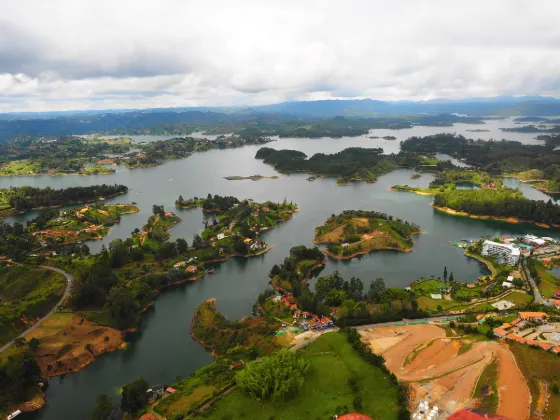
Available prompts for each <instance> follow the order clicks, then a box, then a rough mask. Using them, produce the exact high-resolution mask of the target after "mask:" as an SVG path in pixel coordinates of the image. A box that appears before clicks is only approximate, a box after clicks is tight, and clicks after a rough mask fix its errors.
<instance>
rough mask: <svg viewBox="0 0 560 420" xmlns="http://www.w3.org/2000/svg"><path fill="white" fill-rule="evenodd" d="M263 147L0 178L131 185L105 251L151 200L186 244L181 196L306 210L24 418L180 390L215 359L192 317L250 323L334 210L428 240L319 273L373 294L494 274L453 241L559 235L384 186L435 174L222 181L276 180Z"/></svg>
mask: <svg viewBox="0 0 560 420" xmlns="http://www.w3.org/2000/svg"><path fill="white" fill-rule="evenodd" d="M507 123H508V121H492V122H491V126H492V127H493V131H492V132H491V133H468V132H465V130H467V129H474V128H481V127H484V128H488V127H487V126H488V125H487V126H481V125H477V126H472V125H466V124H461V125H456V126H454V127H452V128H449V127H447V128H440V127H437V128H434V127H414V128H412V129H407V130H396V131H395V130H372V134H370V135H376V136H383V135H389V134H390V135H395V136H397V137H398V139H399V140H403V139H404V138H406V137H408V136H410V135H427V134H434V133H440V132H457V133H459V132H464V133H465V134H466V135H469V134H471V135H470V136H469V137H479V136H480V137H482V136H483V135H484V136H485V137H484V138H486V137H488V138H490V137H489V136H490V134H493V137H494V138H515V139H518V135H521V134H522V133H521V134H520V133H501V132H499V131H496V130H497V129H498V128H500V127H505V126H507ZM510 123H511V121H510ZM407 133H408V134H407ZM506 135H507V136H506ZM511 135H515V136H511ZM522 136H523V138H524V142H527V143H531V137H534V135H527V134H522ZM133 137H134V136H133ZM143 141H146V140H145V139H144V140H143ZM398 145H399V142H398V140H397V141H388V140H383V139H369V138H368V136H361V137H344V138H341V139H330V138H323V139H294V138H287V139H278V140H277V141H275V142H272V143H269V144H268V145H267V146H269V147H273V148H276V149H296V150H301V151H303V152H305V153H307V154H308V155H312V154H313V153H317V152H322V153H335V152H338V151H340V150H343V149H345V148H347V147H351V146H360V147H384V148H385V149H386V152H392V151H395V152H396V151H398ZM259 147H260V146H248V147H244V148H239V149H230V150H212V151H209V152H206V153H197V154H193V155H192V156H191V157H189V158H187V159H182V160H175V161H170V162H167V163H166V164H164V165H161V166H157V167H152V168H145V169H135V170H131V169H126V168H117V172H116V173H114V174H111V175H95V176H88V177H81V176H62V177H19V178H7V177H2V178H0V188H5V187H8V186H10V185H13V186H20V185H32V186H37V187H45V186H50V187H53V188H64V187H69V186H77V185H93V184H100V183H111V184H113V183H118V184H124V185H127V186H128V187H129V192H128V194H126V195H123V196H119V197H115V198H114V199H111V200H108V202H111V203H119V202H131V201H135V202H136V203H137V204H138V206H139V207H140V212H139V213H136V214H132V215H127V216H123V218H122V221H121V223H119V224H117V225H115V226H114V227H113V228H112V229H111V230H110V232H109V235H108V236H107V238H105V239H103V240H101V241H95V242H88V245H89V246H90V248H91V250H92V252H97V251H99V249H100V248H101V246H102V245H103V244H105V245H108V243H109V242H110V241H111V240H112V239H115V238H125V237H127V236H129V234H130V232H131V231H133V230H134V229H135V228H140V227H141V226H142V225H143V224H144V223H145V222H146V220H147V218H148V217H149V215H150V214H151V209H152V205H153V204H163V205H164V206H165V208H166V209H168V210H173V211H175V212H176V213H177V214H178V215H179V216H180V217H181V218H182V219H183V222H182V223H179V224H178V225H176V226H175V227H173V228H172V229H171V231H170V232H171V234H172V237H173V238H177V237H185V238H186V239H187V241H188V243H189V244H190V243H191V242H192V236H193V235H194V234H196V233H200V232H201V231H202V230H203V224H202V222H203V219H204V217H203V214H202V212H201V211H200V210H199V209H191V210H174V202H175V200H176V199H177V197H178V196H179V195H180V194H182V195H183V197H185V198H187V197H193V196H198V197H204V196H206V195H207V194H208V193H209V192H210V193H212V194H220V195H233V196H236V197H239V198H252V199H254V200H257V201H264V200H273V201H281V200H284V199H287V200H289V201H293V202H295V203H297V204H298V205H299V207H300V211H299V213H297V214H296V215H295V217H294V218H293V219H292V220H290V221H287V222H285V223H282V224H280V225H279V226H278V227H277V228H276V229H273V230H270V231H267V232H265V233H264V234H263V238H264V239H265V240H266V242H268V243H270V244H272V245H274V248H273V249H272V250H271V251H270V252H268V253H266V254H264V255H261V256H259V257H254V258H251V259H243V258H234V259H232V260H230V261H228V262H226V263H223V264H221V265H216V266H215V267H213V268H214V269H215V270H216V274H214V275H208V276H206V277H204V278H202V279H200V280H198V281H197V282H194V283H189V284H184V285H179V286H176V287H173V288H171V289H168V290H165V291H163V292H162V293H161V295H160V296H159V297H158V299H157V300H156V303H155V305H154V306H153V307H152V308H150V309H149V310H148V311H147V312H146V313H145V315H144V316H143V318H142V322H141V325H140V328H139V332H138V333H136V334H135V335H134V336H132V337H131V339H130V342H129V344H128V346H127V348H126V349H124V350H121V351H116V352H113V353H108V354H105V355H103V356H101V357H99V358H98V360H96V361H95V362H94V363H92V364H91V365H90V366H88V367H86V368H85V369H83V370H81V371H80V372H77V373H73V374H69V375H66V376H64V377H60V378H54V379H52V380H51V381H50V387H49V390H48V393H47V397H48V403H47V405H46V407H45V408H44V409H42V410H40V411H38V412H35V413H29V414H25V415H22V416H21V418H22V419H41V420H54V419H61V418H72V419H86V418H87V417H88V415H89V413H90V412H91V410H92V409H93V407H94V404H95V399H96V397H97V395H98V394H99V393H101V392H105V393H107V394H109V395H112V396H113V397H114V402H115V403H117V402H118V392H119V389H120V387H121V386H122V385H124V384H126V383H128V382H130V381H132V380H134V379H136V378H138V377H140V376H143V377H144V378H145V379H146V380H147V381H148V382H149V383H150V384H169V383H172V382H174V381H175V380H176V377H177V376H181V377H185V376H188V375H189V374H191V373H192V372H193V371H195V370H196V369H198V368H200V367H202V366H204V365H206V364H208V363H210V362H211V361H212V360H213V358H212V356H211V355H210V353H209V352H208V351H206V350H205V349H204V348H203V347H202V346H201V345H199V344H198V343H196V342H194V341H193V340H192V339H191V337H190V335H189V327H190V324H191V321H192V315H193V312H194V310H195V309H196V308H197V306H198V305H200V304H201V303H202V302H203V301H205V300H207V299H209V298H216V305H217V307H218V309H219V310H220V311H222V312H223V313H224V314H225V315H226V316H228V317H229V318H230V319H237V318H241V317H243V316H247V315H249V314H250V312H251V308H252V305H253V303H254V302H255V300H256V298H257V295H258V294H259V293H260V292H262V291H263V290H264V289H265V288H266V287H267V284H268V280H269V279H268V276H267V274H268V272H269V270H270V269H271V267H272V266H273V265H274V264H280V263H281V262H282V261H283V259H284V258H285V257H286V256H287V255H288V252H289V250H290V248H291V247H292V246H294V245H299V244H304V245H307V246H311V245H312V239H313V228H314V227H316V226H319V225H321V224H322V223H323V222H324V221H325V219H326V218H328V217H329V216H330V215H331V214H333V213H334V214H337V213H339V212H341V211H343V210H346V209H364V210H377V211H382V212H386V213H388V214H391V215H393V216H395V217H400V218H402V219H404V220H408V221H410V222H414V223H417V224H418V225H419V226H420V227H421V229H422V231H423V232H424V233H423V234H422V235H416V236H414V237H413V240H414V247H413V249H414V252H412V253H397V252H393V251H384V252H383V251H380V252H374V253H372V254H369V255H366V256H362V257H361V258H357V259H353V260H350V261H334V260H330V261H329V262H328V263H327V265H326V267H325V268H324V269H323V271H322V272H321V273H320V275H323V274H328V273H331V272H333V271H335V270H338V271H340V272H341V274H342V275H343V276H344V277H345V278H350V277H351V276H356V277H359V278H361V279H362V280H363V281H364V283H365V284H366V287H369V283H370V282H371V280H373V279H375V278H377V277H383V278H384V279H385V282H386V284H387V286H388V287H391V286H393V287H396V286H399V287H404V286H407V285H408V284H409V283H410V282H412V281H414V280H416V279H419V278H420V277H422V276H424V277H428V276H431V275H434V276H441V275H442V273H443V268H444V266H447V268H448V271H449V272H451V271H453V273H454V276H455V279H456V280H458V281H463V282H473V281H475V280H476V278H477V277H478V276H480V275H482V274H487V270H486V268H485V267H484V266H482V265H481V264H479V263H478V262H477V261H475V260H473V259H469V258H467V257H465V256H464V255H463V251H462V250H461V249H458V248H454V247H452V246H451V244H450V242H454V241H458V240H461V239H478V238H480V237H481V236H484V235H489V236H492V237H495V236H499V235H508V234H509V235H521V234H526V233H532V234H536V235H541V236H542V235H545V234H546V236H552V237H554V238H556V239H560V232H559V231H558V230H546V229H542V228H539V227H537V226H533V225H526V224H519V225H515V224H507V223H502V222H494V221H482V220H474V219H469V218H464V217H457V216H450V215H447V214H443V213H440V212H437V211H435V210H434V209H433V208H432V207H431V205H430V204H431V202H432V198H431V197H426V196H420V195H416V194H412V193H406V192H395V191H390V190H389V187H391V186H392V185H394V184H409V185H413V186H427V185H428V184H429V183H430V181H431V180H432V179H433V175H431V174H422V176H421V177H420V178H419V179H416V180H411V179H410V177H411V175H412V174H413V173H414V171H411V170H404V169H401V170H397V171H395V172H393V173H390V174H387V175H385V176H382V177H380V179H379V181H378V182H377V183H375V184H364V183H361V182H360V183H358V182H357V183H352V184H350V185H349V186H346V187H340V186H337V185H336V184H335V179H318V180H316V181H313V182H309V181H307V180H306V178H307V177H308V175H307V174H296V175H291V176H284V175H280V178H278V179H263V180H261V181H250V180H243V181H228V180H225V179H224V178H223V177H225V176H231V175H255V174H260V175H265V176H271V175H279V174H278V173H276V171H274V169H273V168H272V167H270V166H268V165H265V164H264V163H263V162H262V161H261V160H256V159H254V156H255V153H256V151H257V150H258V149H259ZM507 182H508V185H516V186H519V187H520V188H521V190H522V191H523V193H524V194H526V195H527V196H530V198H535V199H545V200H548V198H549V196H548V195H546V194H543V193H541V192H539V191H537V190H535V189H533V188H531V186H530V185H529V184H523V183H519V182H518V181H517V180H511V179H508V180H507ZM32 217H34V215H33V214H32V213H29V214H26V215H24V216H19V217H13V218H10V219H8V221H9V222H13V221H14V220H19V221H25V220H27V219H29V218H32ZM312 283H313V281H312Z"/></svg>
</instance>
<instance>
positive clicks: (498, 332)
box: [494, 328, 508, 338]
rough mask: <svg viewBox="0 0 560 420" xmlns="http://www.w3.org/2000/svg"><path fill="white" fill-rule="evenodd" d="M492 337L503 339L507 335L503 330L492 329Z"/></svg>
mask: <svg viewBox="0 0 560 420" xmlns="http://www.w3.org/2000/svg"><path fill="white" fill-rule="evenodd" d="M494 335H495V336H496V337H499V338H504V337H505V336H507V335H508V333H507V331H506V330H504V329H503V328H494Z"/></svg>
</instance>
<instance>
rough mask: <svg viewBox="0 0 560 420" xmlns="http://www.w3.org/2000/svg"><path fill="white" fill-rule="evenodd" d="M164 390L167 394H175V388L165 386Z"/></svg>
mask: <svg viewBox="0 0 560 420" xmlns="http://www.w3.org/2000/svg"><path fill="white" fill-rule="evenodd" d="M165 392H167V393H168V394H175V393H176V392H177V390H176V389H175V388H172V387H170V386H168V387H167V388H165Z"/></svg>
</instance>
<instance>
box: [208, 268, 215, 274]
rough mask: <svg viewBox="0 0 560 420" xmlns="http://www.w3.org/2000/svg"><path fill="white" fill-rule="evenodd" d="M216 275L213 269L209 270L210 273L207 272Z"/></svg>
mask: <svg viewBox="0 0 560 420" xmlns="http://www.w3.org/2000/svg"><path fill="white" fill-rule="evenodd" d="M214 273H215V271H214V270H212V269H210V270H208V271H207V272H206V274H214Z"/></svg>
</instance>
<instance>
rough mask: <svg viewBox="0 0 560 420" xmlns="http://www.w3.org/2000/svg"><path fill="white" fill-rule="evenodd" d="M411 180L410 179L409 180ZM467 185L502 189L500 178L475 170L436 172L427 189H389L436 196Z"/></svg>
mask: <svg viewBox="0 0 560 420" xmlns="http://www.w3.org/2000/svg"><path fill="white" fill-rule="evenodd" d="M411 179H412V178H411ZM461 184H467V185H469V186H476V187H479V188H487V189H497V188H502V186H503V181H502V178H500V177H496V176H491V175H489V174H488V173H486V172H483V171H479V170H476V169H462V168H455V169H445V170H444V171H442V172H438V173H436V175H435V178H434V180H433V181H432V182H430V185H429V186H428V188H422V187H411V186H409V185H394V186H392V187H391V189H392V190H394V191H409V192H415V193H417V194H420V195H436V194H437V193H439V192H444V191H445V190H447V189H454V188H457V185H461Z"/></svg>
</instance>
